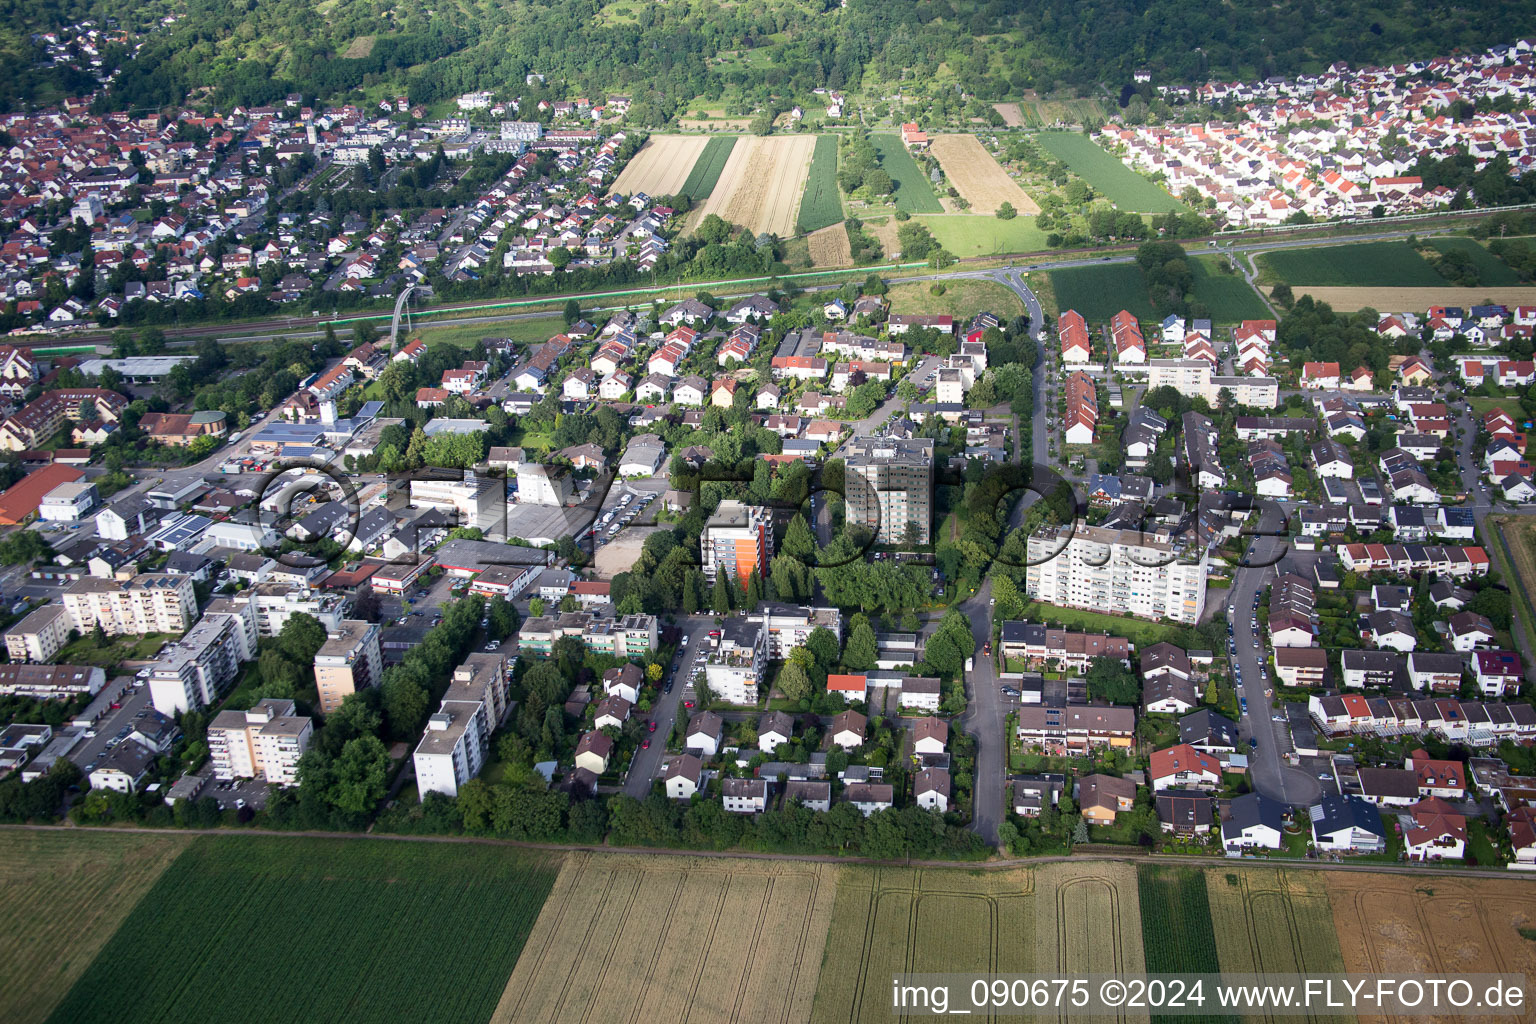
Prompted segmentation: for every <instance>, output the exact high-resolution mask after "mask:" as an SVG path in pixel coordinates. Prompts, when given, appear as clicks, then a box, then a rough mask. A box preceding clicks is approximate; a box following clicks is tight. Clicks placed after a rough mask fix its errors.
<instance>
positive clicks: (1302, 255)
mask: <svg viewBox="0 0 1536 1024" xmlns="http://www.w3.org/2000/svg"><path fill="white" fill-rule="evenodd" d="M1257 261H1258V267H1259V272H1260V274H1261V275H1262V276H1263V279H1264V280H1265V281H1266V282H1273V281H1284V282H1286V283H1287V284H1289V285H1291V286H1292V287H1293V288H1294V287H1299V286H1303V285H1332V286H1347V287H1353V288H1360V287H1375V288H1386V287H1393V286H1397V287H1402V286H1407V285H1415V286H1423V287H1433V286H1435V285H1439V286H1442V287H1444V286H1445V279H1444V278H1442V277H1441V276H1440V275H1439V274H1437V273H1435V268H1434V267H1431V266H1430V265H1429V264H1428V263H1427V262H1426V261H1425V260H1424V257H1422V256H1420V255H1419V254H1418V253H1416V252H1414V251H1413V249H1411V248H1409V246H1408V245H1407V243H1405V242H1354V243H1351V244H1348V245H1321V246H1317V247H1315V248H1308V249H1279V250H1276V251H1274V252H1265V253H1260V254H1259V255H1258V257H1257Z"/></svg>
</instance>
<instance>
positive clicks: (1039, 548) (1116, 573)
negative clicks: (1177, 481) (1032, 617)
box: [1025, 520, 1209, 624]
mask: <svg viewBox="0 0 1536 1024" xmlns="http://www.w3.org/2000/svg"><path fill="white" fill-rule="evenodd" d="M1028 551H1029V566H1028V568H1027V570H1026V574H1025V592H1026V594H1027V595H1028V596H1029V598H1030V599H1031V600H1034V601H1044V602H1046V603H1047V604H1055V605H1061V606H1063V607H1067V608H1087V609H1090V610H1092V611H1098V612H1107V613H1109V614H1112V615H1134V616H1137V617H1138V618H1143V619H1152V620H1156V619H1164V618H1166V619H1171V620H1173V621H1174V622H1184V623H1190V624H1193V623H1195V622H1198V621H1199V620H1200V614H1201V612H1203V611H1204V610H1205V582H1206V574H1207V570H1208V568H1209V565H1208V562H1207V559H1206V553H1205V551H1204V549H1203V548H1202V547H1201V546H1200V545H1199V544H1195V543H1188V542H1186V540H1185V539H1184V538H1182V537H1175V536H1173V535H1169V534H1166V533H1160V532H1151V531H1142V530H1114V529H1104V528H1102V527H1097V526H1089V525H1088V524H1087V522H1086V521H1084V520H1079V521H1078V522H1077V523H1076V525H1075V527H1072V528H1067V527H1062V528H1060V529H1056V530H1045V531H1040V532H1037V533H1035V534H1034V535H1032V536H1031V537H1030V538H1029V548H1028Z"/></svg>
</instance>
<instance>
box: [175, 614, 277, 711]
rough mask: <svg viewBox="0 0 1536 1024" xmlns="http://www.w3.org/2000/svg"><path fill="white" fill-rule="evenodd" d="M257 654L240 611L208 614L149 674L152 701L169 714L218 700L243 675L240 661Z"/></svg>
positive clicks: (197, 707) (201, 706)
mask: <svg viewBox="0 0 1536 1024" xmlns="http://www.w3.org/2000/svg"><path fill="white" fill-rule="evenodd" d="M255 657H256V648H255V647H254V646H253V645H251V644H249V643H248V642H247V635H246V631H245V629H244V627H243V625H242V623H241V621H240V617H239V616H237V615H230V614H225V613H219V612H214V613H211V614H207V615H204V616H203V617H202V619H200V620H199V621H198V623H197V625H195V626H193V627H192V628H191V629H190V630H188V631H187V634H186V635H185V636H183V637H182V638H181V639H180V640H177V641H176V642H175V643H173V644H169V645H167V646H166V648H165V649H164V650H163V651H161V652H160V657H159V658H158V659H156V661H155V663H154V665H153V666H152V667H151V669H150V673H149V695H150V700H151V701H153V702H154V705H155V710H156V711H158V712H160V713H161V714H162V715H166V716H167V717H169V716H172V715H176V714H178V713H180V712H183V711H196V710H198V709H199V708H204V707H207V706H208V705H210V704H214V703H217V702H218V700H219V699H220V698H221V697H223V696H224V693H225V691H227V690H228V689H229V685H230V684H231V683H232V682H234V680H235V676H237V675H239V674H240V665H241V664H242V663H243V662H247V661H250V660H251V659H253V658H255Z"/></svg>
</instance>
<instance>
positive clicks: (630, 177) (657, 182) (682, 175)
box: [612, 135, 717, 196]
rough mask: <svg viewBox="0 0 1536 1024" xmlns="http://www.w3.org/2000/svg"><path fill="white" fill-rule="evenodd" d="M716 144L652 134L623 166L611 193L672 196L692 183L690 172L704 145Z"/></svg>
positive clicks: (702, 139)
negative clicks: (689, 182)
mask: <svg viewBox="0 0 1536 1024" xmlns="http://www.w3.org/2000/svg"><path fill="white" fill-rule="evenodd" d="M715 141H717V140H714V139H706V138H705V137H704V136H702V135H652V136H651V137H650V138H649V139H647V140H646V141H645V145H643V146H641V147H640V152H638V153H636V154H635V155H634V156H633V157H632V158H630V161H629V163H627V164H625V165H624V169H623V170H622V171H620V172H619V176H618V177H617V178H615V179H614V182H613V188H612V191H614V192H617V193H619V194H621V195H626V196H629V195H634V194H635V193H636V192H645V193H648V194H650V195H653V196H675V195H677V194H678V193H679V192H681V191H683V182H685V181H690V180H692V178H691V175H690V172H691V171H692V170H693V168H694V165H695V164H696V163H697V162H698V159H699V154H700V153H703V152H704V149H705V144H706V143H713V142H715Z"/></svg>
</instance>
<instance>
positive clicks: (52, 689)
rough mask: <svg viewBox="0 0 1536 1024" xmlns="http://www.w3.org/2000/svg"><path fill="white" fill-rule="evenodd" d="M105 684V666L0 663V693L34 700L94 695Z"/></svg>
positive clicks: (67, 698) (65, 698) (66, 698)
mask: <svg viewBox="0 0 1536 1024" xmlns="http://www.w3.org/2000/svg"><path fill="white" fill-rule="evenodd" d="M106 685H107V673H106V671H105V670H104V669H100V668H96V667H94V666H89V665H0V695H3V696H6V697H32V698H34V699H36V700H69V699H70V698H71V697H76V696H79V695H80V694H82V693H84V694H89V695H90V696H93V697H94V696H95V695H96V694H98V693H100V692H101V688H102V687H104V686H106Z"/></svg>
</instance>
